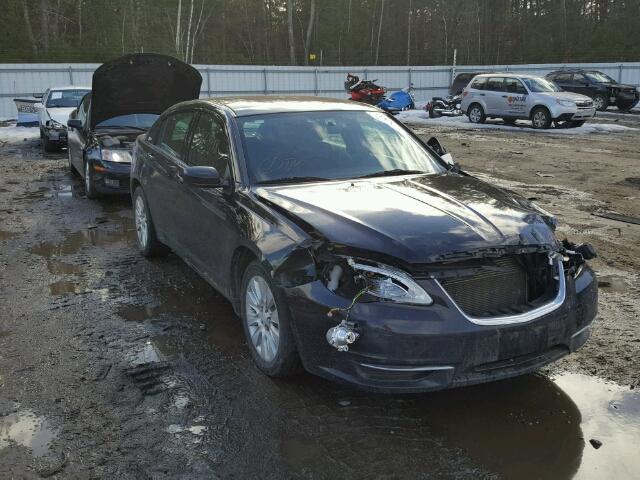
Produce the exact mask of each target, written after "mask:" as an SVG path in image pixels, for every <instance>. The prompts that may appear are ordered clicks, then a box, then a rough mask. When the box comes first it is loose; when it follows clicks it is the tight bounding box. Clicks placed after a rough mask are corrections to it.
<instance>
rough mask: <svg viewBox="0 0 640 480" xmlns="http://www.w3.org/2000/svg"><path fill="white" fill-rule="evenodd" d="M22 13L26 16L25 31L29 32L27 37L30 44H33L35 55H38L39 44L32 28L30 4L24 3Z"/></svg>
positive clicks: (32, 48)
mask: <svg viewBox="0 0 640 480" xmlns="http://www.w3.org/2000/svg"><path fill="white" fill-rule="evenodd" d="M22 11H23V14H24V24H25V30H26V31H27V37H29V43H31V50H32V51H33V53H34V54H35V55H37V54H38V44H37V43H36V39H35V37H34V36H33V29H32V28H31V19H30V15H29V2H22Z"/></svg>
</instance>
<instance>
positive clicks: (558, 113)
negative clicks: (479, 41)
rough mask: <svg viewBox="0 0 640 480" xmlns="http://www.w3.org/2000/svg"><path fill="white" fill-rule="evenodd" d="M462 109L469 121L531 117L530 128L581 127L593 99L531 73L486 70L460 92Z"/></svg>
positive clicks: (510, 121)
mask: <svg viewBox="0 0 640 480" xmlns="http://www.w3.org/2000/svg"><path fill="white" fill-rule="evenodd" d="M461 108H462V111H463V112H464V113H466V114H467V115H468V117H469V121H470V122H472V123H484V121H485V120H486V119H487V118H502V119H503V120H504V121H505V123H507V124H513V123H514V122H515V121H516V120H518V119H523V120H531V123H532V124H533V128H549V127H550V126H551V123H552V122H555V123H556V125H557V126H563V127H580V126H582V125H583V124H584V122H585V120H587V119H589V118H592V117H593V116H594V115H595V113H596V110H595V108H594V106H593V101H592V100H591V99H590V98H589V97H587V96H585V95H580V94H578V93H572V92H564V91H562V89H561V88H560V87H558V86H557V85H556V84H555V83H553V82H551V81H549V80H547V79H546V78H542V77H537V76H534V75H516V74H511V73H488V74H482V75H478V76H476V77H474V79H473V80H472V81H471V83H470V84H469V85H468V86H467V87H466V88H465V89H464V90H463V92H462V104H461Z"/></svg>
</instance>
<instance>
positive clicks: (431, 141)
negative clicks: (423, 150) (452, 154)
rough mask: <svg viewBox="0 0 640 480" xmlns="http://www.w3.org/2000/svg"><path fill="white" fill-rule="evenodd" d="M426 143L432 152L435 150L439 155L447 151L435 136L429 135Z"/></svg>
mask: <svg viewBox="0 0 640 480" xmlns="http://www.w3.org/2000/svg"><path fill="white" fill-rule="evenodd" d="M427 145H428V146H429V147H431V150H433V151H434V152H436V153H437V154H438V155H440V156H441V157H442V156H443V155H444V154H445V153H447V149H446V148H444V147H443V146H442V145H441V144H440V142H439V141H438V139H437V138H436V137H431V138H430V139H429V141H428V142H427Z"/></svg>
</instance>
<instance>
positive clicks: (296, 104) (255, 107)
mask: <svg viewBox="0 0 640 480" xmlns="http://www.w3.org/2000/svg"><path fill="white" fill-rule="evenodd" d="M195 102H205V103H208V104H210V105H221V106H224V107H226V108H227V109H229V110H230V111H231V112H232V113H233V115H234V116H236V117H244V116H247V115H260V114H267V113H286V112H327V111H336V110H343V111H346V110H350V111H364V112H379V111H380V110H379V109H377V108H376V107H373V106H371V105H367V104H364V103H359V102H354V101H350V100H336V99H334V98H323V97H294V96H269V95H263V96H234V97H212V98H204V99H200V100H195Z"/></svg>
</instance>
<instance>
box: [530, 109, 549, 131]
mask: <svg viewBox="0 0 640 480" xmlns="http://www.w3.org/2000/svg"><path fill="white" fill-rule="evenodd" d="M551 121H552V119H551V114H550V113H549V110H547V109H546V108H545V107H536V108H534V109H533V110H532V111H531V125H533V128H535V129H537V130H544V129H547V128H549V127H550V126H551Z"/></svg>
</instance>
